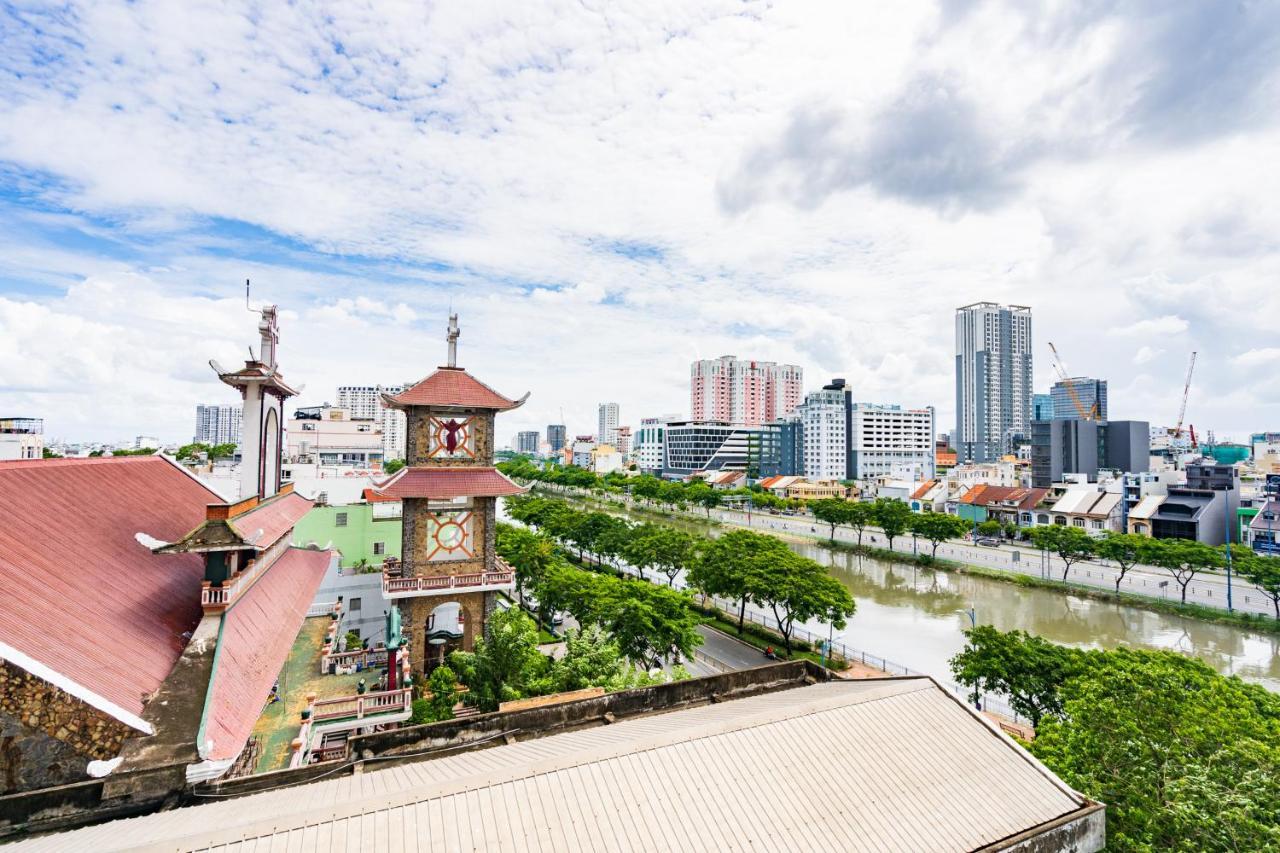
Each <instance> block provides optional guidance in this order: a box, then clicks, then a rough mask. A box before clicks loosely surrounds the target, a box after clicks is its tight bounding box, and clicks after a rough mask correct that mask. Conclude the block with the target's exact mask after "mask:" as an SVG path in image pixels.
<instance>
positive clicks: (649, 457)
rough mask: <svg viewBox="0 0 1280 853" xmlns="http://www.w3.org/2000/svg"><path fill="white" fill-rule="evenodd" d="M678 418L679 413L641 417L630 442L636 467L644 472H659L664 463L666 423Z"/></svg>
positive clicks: (675, 420)
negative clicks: (638, 427) (638, 426)
mask: <svg viewBox="0 0 1280 853" xmlns="http://www.w3.org/2000/svg"><path fill="white" fill-rule="evenodd" d="M679 420H680V416H679V415H662V416H661V417H657V418H642V419H641V420H640V429H639V430H637V431H636V434H635V440H634V442H632V444H633V447H634V451H635V460H636V467H637V468H639V469H640V470H641V471H642V472H644V473H646V474H655V475H657V474H661V473H662V469H663V467H664V465H665V463H666V458H667V457H666V438H667V435H666V434H667V424H671V423H675V422H677V421H679Z"/></svg>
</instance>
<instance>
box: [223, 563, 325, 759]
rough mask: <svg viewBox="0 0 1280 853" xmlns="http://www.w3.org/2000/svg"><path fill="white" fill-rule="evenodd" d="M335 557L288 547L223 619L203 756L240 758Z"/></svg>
mask: <svg viewBox="0 0 1280 853" xmlns="http://www.w3.org/2000/svg"><path fill="white" fill-rule="evenodd" d="M332 558H333V552H332V551H310V550H305V549H302V548H289V549H288V550H286V551H285V552H284V554H282V555H281V556H280V558H279V559H277V560H276V561H275V563H273V564H272V565H271V566H270V567H269V568H268V569H267V571H266V573H265V574H263V576H262V577H261V578H259V579H258V581H257V583H255V584H254V585H253V586H252V587H250V588H249V591H248V592H246V593H245V594H244V595H243V596H242V597H241V598H240V599H238V600H237V601H236V602H235V604H233V605H232V606H231V607H230V608H229V609H228V610H227V612H226V613H225V614H224V615H223V617H222V629H221V631H220V632H219V634H218V653H217V667H216V668H215V670H214V673H213V684H212V686H211V687H210V691H209V697H208V699H207V702H206V707H205V724H204V726H203V727H202V735H203V740H204V741H205V743H201V744H200V746H201V750H202V751H201V756H202V757H204V758H211V759H214V760H225V759H231V758H235V757H236V756H237V755H239V754H240V750H241V749H242V748H243V747H244V744H245V741H246V740H248V738H249V733H250V732H252V731H253V724H254V721H256V720H257V719H258V716H259V714H261V712H262V705H263V703H264V702H265V701H266V699H267V696H268V694H269V693H270V692H271V685H272V684H273V683H274V682H275V679H276V676H277V675H278V674H279V672H280V668H281V667H282V666H283V665H284V661H285V658H286V657H288V655H289V649H290V648H291V647H292V646H293V641H294V638H295V637H297V635H298V629H299V628H300V627H302V620H303V619H305V618H306V616H307V608H308V607H310V606H311V602H312V600H314V599H315V596H316V590H317V589H319V587H320V581H321V579H322V578H323V577H324V573H325V570H326V569H327V568H328V567H329V563H330V561H331V560H332ZM209 740H212V741H213V748H212V749H211V750H209V749H207V748H206V745H205V744H206V743H207V742H208V741H209Z"/></svg>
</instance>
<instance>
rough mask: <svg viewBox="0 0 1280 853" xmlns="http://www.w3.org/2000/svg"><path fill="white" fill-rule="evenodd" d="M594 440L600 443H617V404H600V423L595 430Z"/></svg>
mask: <svg viewBox="0 0 1280 853" xmlns="http://www.w3.org/2000/svg"><path fill="white" fill-rule="evenodd" d="M596 440H597V441H599V442H600V443H601V444H612V445H615V446H616V445H617V443H618V404H617V403H601V404H600V423H599V428H598V429H597V431H596Z"/></svg>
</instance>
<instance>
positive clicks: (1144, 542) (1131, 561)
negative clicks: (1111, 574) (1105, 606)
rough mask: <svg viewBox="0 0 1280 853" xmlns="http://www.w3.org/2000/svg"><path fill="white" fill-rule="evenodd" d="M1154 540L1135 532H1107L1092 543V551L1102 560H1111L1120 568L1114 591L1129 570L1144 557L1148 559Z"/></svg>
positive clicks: (1117, 590)
mask: <svg viewBox="0 0 1280 853" xmlns="http://www.w3.org/2000/svg"><path fill="white" fill-rule="evenodd" d="M1155 541H1156V540H1153V539H1148V538H1147V537H1145V536H1139V535H1138V534H1136V533H1114V532H1108V533H1107V534H1106V535H1105V536H1103V537H1102V538H1101V539H1099V540H1097V541H1096V542H1094V543H1093V549H1094V553H1096V554H1097V555H1098V556H1099V557H1102V558H1103V559H1104V560H1110V561H1112V562H1113V563H1115V564H1116V568H1118V569H1119V570H1120V571H1119V574H1117V575H1116V592H1119V591H1120V582H1121V581H1123V580H1124V576H1125V575H1127V574H1128V573H1129V570H1130V569H1132V568H1133V567H1134V566H1136V565H1137V564H1138V563H1140V562H1142V561H1143V560H1144V559H1149V557H1150V555H1151V553H1152V551H1153V545H1152V543H1153V542H1155Z"/></svg>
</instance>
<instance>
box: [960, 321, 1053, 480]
mask: <svg viewBox="0 0 1280 853" xmlns="http://www.w3.org/2000/svg"><path fill="white" fill-rule="evenodd" d="M1031 362H1032V359H1031V309H1030V308H1027V307H1024V306H1020V305H1008V306H1005V305H997V304H995V303H993V302H978V303H975V304H973V305H966V306H964V307H963V308H957V309H956V434H955V441H954V443H953V445H952V447H954V448H955V450H956V452H957V454H958V455H959V459H960V461H961V462H989V461H992V460H994V459H998V458H1000V457H1001V456H1002V455H1004V454H1006V453H1010V452H1012V450H1013V447H1014V442H1015V440H1018V439H1025V438H1026V437H1027V436H1028V435H1029V434H1030V431H1031V398H1032V396H1033V394H1032V388H1031Z"/></svg>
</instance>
